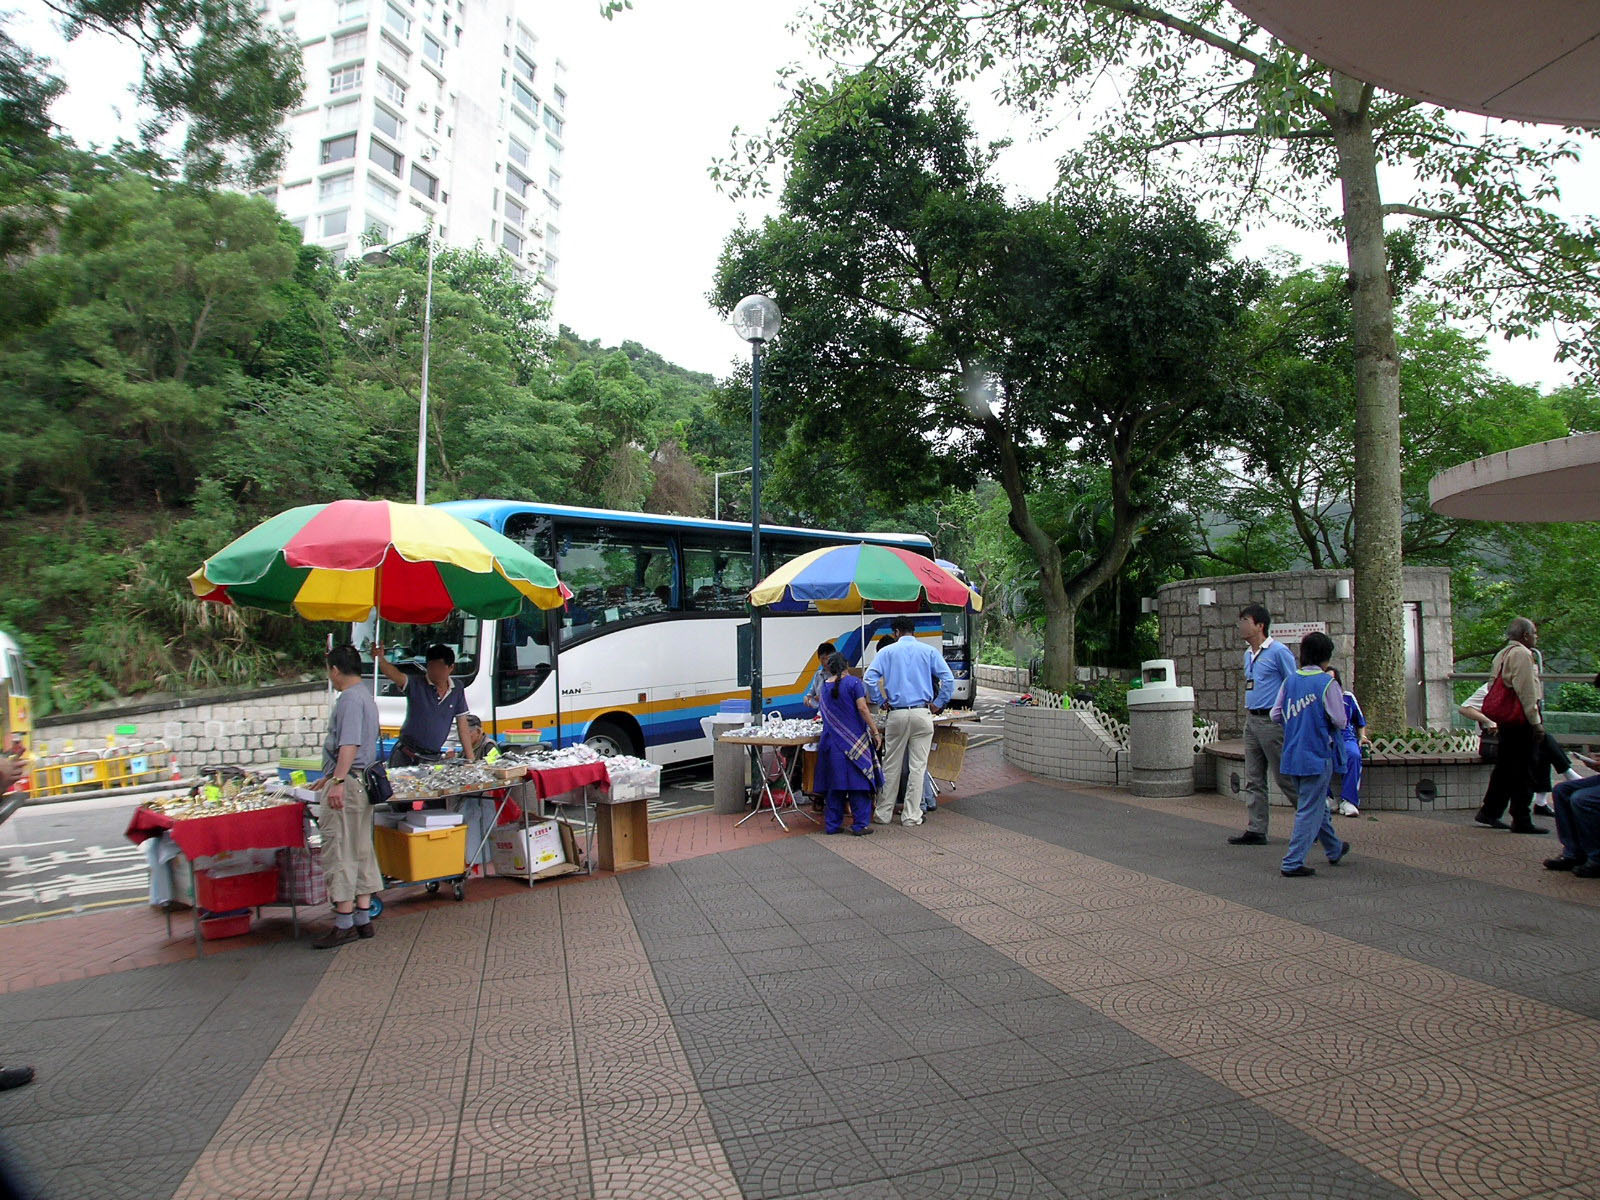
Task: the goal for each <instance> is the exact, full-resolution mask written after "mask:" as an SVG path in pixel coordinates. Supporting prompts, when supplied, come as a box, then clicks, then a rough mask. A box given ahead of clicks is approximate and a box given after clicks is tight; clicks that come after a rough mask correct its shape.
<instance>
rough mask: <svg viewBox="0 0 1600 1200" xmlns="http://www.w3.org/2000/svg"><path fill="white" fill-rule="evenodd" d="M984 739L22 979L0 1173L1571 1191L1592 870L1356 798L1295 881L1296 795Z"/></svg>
mask: <svg viewBox="0 0 1600 1200" xmlns="http://www.w3.org/2000/svg"><path fill="white" fill-rule="evenodd" d="M997 750H998V748H993V749H990V748H985V750H984V751H982V752H980V753H979V754H978V755H976V756H975V758H976V760H977V761H975V762H972V763H970V764H969V776H968V785H969V790H968V791H966V792H965V793H963V794H962V795H960V796H959V798H957V799H956V800H955V801H953V802H947V803H945V805H944V806H943V807H941V809H940V811H939V812H938V813H937V814H936V815H935V816H934V817H933V818H932V819H931V820H930V821H929V822H928V823H927V824H926V825H925V826H923V827H922V828H920V829H903V828H900V827H898V826H896V827H892V828H887V829H880V830H879V831H878V833H877V835H876V836H874V837H870V838H852V837H824V836H822V835H820V834H818V833H815V832H812V831H811V827H809V826H807V827H806V829H805V830H804V831H802V832H798V833H797V834H795V835H794V836H790V837H783V838H777V839H774V840H766V841H759V842H753V843H750V842H746V843H738V844H732V843H728V842H727V841H726V839H725V837H724V835H723V834H722V832H721V831H722V830H723V828H724V827H726V826H731V823H732V820H733V818H730V817H716V816H714V815H712V814H694V815H691V816H687V817H680V818H675V819H673V821H671V822H665V823H663V824H676V823H677V822H698V823H700V826H701V828H699V830H698V832H695V833H693V834H692V836H691V835H690V834H685V833H683V832H681V831H680V832H679V833H676V834H674V835H673V836H676V837H680V838H687V840H688V842H691V843H693V844H694V845H695V846H696V847H697V848H696V850H695V851H694V852H693V853H692V854H690V855H689V856H686V857H679V858H677V859H676V860H675V861H672V862H669V863H666V864H663V865H657V866H655V867H652V868H650V869H647V870H642V871H636V872H633V873H631V874H627V875H624V876H615V877H595V878H592V879H583V880H578V881H575V882H571V883H564V884H562V885H560V886H543V885H542V886H541V887H539V888H535V889H532V890H527V889H511V888H503V889H501V890H498V891H495V889H482V891H483V892H485V893H492V894H489V895H488V898H485V899H480V900H478V901H477V902H471V903H467V904H453V903H448V902H445V903H432V904H423V903H418V904H414V905H406V904H397V905H395V906H394V907H393V908H392V909H391V911H390V912H389V913H388V914H386V915H385V916H384V918H383V920H382V921H381V922H380V926H381V928H380V932H379V936H378V937H377V938H376V939H374V940H372V941H370V942H363V943H357V944H354V945H351V946H348V947H345V948H343V949H340V950H338V951H334V952H331V953H328V954H316V953H313V952H311V951H310V950H308V949H306V948H305V946H304V944H303V943H301V944H295V943H293V942H290V941H288V940H286V939H284V940H278V941H267V940H261V941H258V943H257V944H252V945H247V946H242V947H240V948H236V949H229V950H227V951H226V952H222V953H212V954H210V955H208V956H206V957H204V958H201V959H198V960H186V961H176V962H168V963H163V964H161V965H154V966H142V967H136V968H133V969H127V970H117V971H111V972H109V973H102V974H84V976H83V977H82V978H73V979H68V980H66V981H64V982H59V983H52V984H48V985H45V986H37V987H28V986H13V989H12V990H10V991H9V992H7V993H6V994H4V995H0V1056H3V1057H4V1058H6V1059H8V1060H10V1061H21V1060H24V1059H26V1060H31V1061H34V1062H35V1063H37V1065H38V1067H39V1072H40V1074H39V1079H38V1082H36V1083H35V1084H33V1085H32V1086H30V1087H26V1088H22V1089H18V1090H16V1091H12V1092H8V1093H5V1094H3V1095H0V1125H3V1130H4V1132H3V1135H0V1136H3V1138H4V1152H5V1153H6V1155H7V1158H8V1161H9V1162H10V1163H12V1164H13V1166H16V1165H20V1166H21V1168H22V1170H23V1172H24V1175H25V1177H26V1179H28V1180H30V1181H31V1182H32V1186H33V1187H34V1188H35V1190H34V1191H33V1192H30V1193H26V1194H34V1195H39V1196H43V1197H52V1198H53V1197H62V1198H72V1200H77V1198H80V1197H82V1198H94V1200H112V1198H116V1197H137V1198H139V1200H148V1198H155V1197H169V1196H176V1197H182V1198H185V1200H201V1198H212V1197H217V1198H223V1197H238V1198H241V1200H268V1198H273V1197H328V1198H330V1200H331V1198H336V1197H352V1198H354V1197H375V1198H376V1197H382V1198H384V1200H419V1198H422V1197H428V1198H438V1200H445V1198H447V1197H460V1198H462V1200H468V1198H477V1197H483V1198H489V1197H495V1198H504V1200H511V1198H513V1197H541V1198H544V1197H551V1198H556V1197H575V1198H576V1197H584V1198H588V1197H671V1198H678V1197H685V1198H700V1197H707V1198H711V1197H729V1198H733V1197H740V1196H743V1197H749V1198H751V1200H764V1198H769V1197H770V1198H774V1200H776V1198H778V1197H790V1196H794V1197H800V1196H805V1197H823V1196H828V1197H841V1198H843V1197H850V1198H853V1200H877V1198H899V1197H905V1198H908V1200H920V1198H923V1197H945V1196H948V1197H962V1198H967V1197H1013V1196H1015V1197H1021V1196H1040V1197H1099V1196H1105V1197H1130V1198H1131V1197H1146V1196H1149V1197H1153V1196H1186V1197H1197V1198H1200V1197H1203V1198H1206V1200H1212V1198H1215V1200H1228V1198H1233V1197H1262V1198H1267V1197H1306V1198H1314V1197H1328V1198H1330V1200H1332V1198H1345V1197H1349V1198H1352V1200H1355V1198H1366V1197H1372V1198H1380V1197H1404V1196H1421V1197H1441V1198H1444V1197H1448V1198H1458V1197H1459V1198H1466V1197H1473V1198H1476V1197H1485V1198H1489V1197H1492V1198H1495V1200H1510V1198H1513V1197H1549V1198H1554V1197H1600V885H1595V884H1593V883H1592V882H1587V881H1583V880H1572V879H1569V878H1565V877H1558V876H1553V875H1550V874H1548V873H1546V872H1544V871H1542V870H1540V869H1539V866H1538V859H1539V857H1540V856H1541V855H1542V854H1545V853H1548V852H1550V850H1551V849H1552V848H1553V840H1552V839H1548V838H1545V839H1533V838H1513V837H1511V835H1508V834H1500V833H1493V832H1489V831H1485V830H1479V829H1476V828H1472V827H1470V826H1466V825H1463V824H1462V823H1461V821H1460V820H1459V819H1457V818H1451V817H1447V816H1443V815H1441V816H1438V817H1432V816H1425V817H1418V816H1407V815H1401V814H1393V815H1390V814H1384V815H1382V816H1381V819H1379V820H1377V821H1367V820H1362V821H1358V822H1341V828H1343V829H1345V830H1346V831H1347V833H1346V836H1348V837H1349V838H1350V840H1351V842H1352V843H1353V845H1354V850H1353V852H1352V855H1351V857H1350V859H1349V860H1348V861H1347V862H1346V863H1343V864H1341V865H1340V866H1339V867H1337V868H1327V867H1325V866H1323V865H1322V864H1321V863H1320V862H1318V863H1315V864H1314V865H1316V866H1317V867H1318V874H1317V876H1316V877H1315V878H1314V879H1305V880H1285V879H1283V878H1281V877H1280V876H1279V875H1278V871H1277V862H1278V859H1279V858H1280V857H1281V855H1282V849H1283V846H1282V841H1281V837H1282V834H1283V833H1284V832H1285V831H1286V826H1287V821H1286V819H1285V814H1282V813H1275V814H1274V819H1275V829H1274V842H1275V843H1276V844H1275V845H1269V846H1266V847H1232V846H1228V845H1226V844H1225V842H1224V840H1223V835H1224V834H1225V833H1226V832H1228V831H1231V830H1232V829H1234V828H1235V826H1236V825H1237V823H1238V818H1239V812H1238V806H1237V803H1236V802H1234V801H1230V800H1226V799H1223V798H1221V797H1216V796H1197V797H1190V798H1185V799H1179V800H1161V801H1153V800H1152V801H1145V800H1136V799H1133V798H1130V797H1129V796H1128V795H1126V794H1125V793H1121V792H1117V791H1111V790H1102V789H1093V788H1072V787H1064V786H1059V785H1054V784H1048V783H1043V782H1040V781H1036V780H1031V779H1028V778H1026V777H1022V776H1019V775H1017V774H1016V773H1015V772H1010V771H1008V770H1006V769H1005V768H1004V766H1003V764H1001V763H1000V762H999V759H998V757H997ZM756 824H757V823H756V822H751V823H750V826H747V827H746V828H747V829H748V828H751V827H753V826H755V825H756ZM801 824H802V825H805V824H806V823H805V822H801ZM684 829H688V826H685V827H684ZM662 832H663V835H664V837H665V834H666V831H665V830H663V831H662ZM763 836H767V835H763ZM719 847H720V848H719ZM1319 857H1320V856H1319ZM139 915H140V916H144V914H139ZM53 924H55V925H58V926H66V925H69V924H70V922H55V923H53ZM8 936H10V935H9V933H8V932H7V931H0V957H3V956H4V955H5V954H6V952H7V942H6V940H5V939H6V938H7V937H8ZM30 936H31V937H37V936H39V930H38V929H34V930H31V931H30ZM64 936H65V935H64ZM67 940H70V939H67Z"/></svg>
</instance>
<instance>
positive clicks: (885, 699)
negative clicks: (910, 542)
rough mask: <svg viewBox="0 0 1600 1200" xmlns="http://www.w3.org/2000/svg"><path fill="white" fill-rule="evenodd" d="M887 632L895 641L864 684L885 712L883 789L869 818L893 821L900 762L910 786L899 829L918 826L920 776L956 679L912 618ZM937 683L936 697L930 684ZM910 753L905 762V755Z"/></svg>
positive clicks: (875, 660)
mask: <svg viewBox="0 0 1600 1200" xmlns="http://www.w3.org/2000/svg"><path fill="white" fill-rule="evenodd" d="M891 628H892V629H893V630H894V632H895V643H894V645H892V646H889V647H887V648H885V649H883V650H880V651H878V653H877V656H876V657H874V658H873V660H872V665H871V666H870V667H868V668H867V673H866V678H865V679H863V680H862V682H863V683H865V684H866V687H867V696H868V697H869V698H870V699H872V700H880V692H879V687H880V685H881V686H882V698H881V700H880V702H881V703H882V704H883V705H884V707H885V709H887V714H886V715H885V717H884V719H883V724H884V733H883V789H882V790H881V791H880V792H879V793H878V803H877V806H876V808H875V810H874V812H873V820H875V821H876V822H877V823H878V824H879V825H887V824H888V823H889V822H890V821H891V820H892V819H893V818H894V802H895V800H896V799H897V798H898V797H899V795H900V778H901V775H900V772H901V766H902V764H905V769H906V771H907V775H906V778H908V779H910V780H912V781H913V786H912V787H908V788H907V789H906V806H905V811H904V812H903V813H902V814H901V816H900V823H901V824H902V825H907V826H910V825H921V824H922V801H921V799H920V797H921V792H922V777H923V776H924V775H926V774H927V773H928V751H929V750H930V749H931V748H932V746H933V718H934V716H935V715H936V714H938V713H940V712H942V711H944V706H945V704H946V703H948V701H949V700H950V697H951V696H953V695H955V690H956V677H955V675H954V674H952V673H951V670H950V664H949V663H947V662H945V661H944V655H943V654H941V653H939V651H937V650H935V649H934V648H933V647H932V646H928V645H925V644H923V643H922V642H920V641H918V640H917V636H916V633H917V623H916V621H914V620H913V619H912V618H910V617H896V618H895V619H894V624H893V625H892V626H891ZM935 679H937V680H938V681H939V690H938V694H937V695H935V694H934V688H933V683H934V680H935ZM908 749H909V751H910V760H909V762H907V759H906V752H907V750H908Z"/></svg>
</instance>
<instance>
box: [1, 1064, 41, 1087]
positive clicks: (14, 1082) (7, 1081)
mask: <svg viewBox="0 0 1600 1200" xmlns="http://www.w3.org/2000/svg"><path fill="white" fill-rule="evenodd" d="M32 1082H33V1068H32V1067H3V1068H0V1092H9V1091H10V1090H11V1089H12V1088H19V1087H21V1086H22V1085H23V1084H25V1083H32Z"/></svg>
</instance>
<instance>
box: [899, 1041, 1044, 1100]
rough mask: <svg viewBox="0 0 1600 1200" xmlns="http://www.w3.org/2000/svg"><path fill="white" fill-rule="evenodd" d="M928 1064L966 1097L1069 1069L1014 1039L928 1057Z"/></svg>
mask: <svg viewBox="0 0 1600 1200" xmlns="http://www.w3.org/2000/svg"><path fill="white" fill-rule="evenodd" d="M927 1059H928V1064H929V1065H930V1066H931V1067H932V1068H933V1069H934V1070H935V1071H937V1072H938V1073H939V1076H940V1078H942V1079H943V1080H944V1081H945V1082H946V1083H948V1084H949V1085H950V1086H951V1087H953V1088H955V1090H956V1091H957V1092H959V1093H960V1094H961V1095H963V1096H985V1095H988V1094H989V1093H990V1092H1004V1091H1009V1090H1011V1089H1012V1088H1020V1087H1031V1086H1032V1085H1034V1084H1039V1083H1053V1082H1055V1081H1056V1080H1058V1079H1064V1078H1065V1077H1066V1076H1067V1074H1068V1071H1067V1069H1066V1068H1065V1067H1062V1066H1060V1065H1059V1064H1057V1063H1055V1062H1054V1061H1052V1060H1051V1059H1050V1058H1049V1057H1048V1056H1047V1055H1045V1054H1044V1053H1043V1052H1042V1051H1040V1050H1037V1049H1035V1048H1034V1047H1033V1046H1030V1045H1028V1044H1027V1043H1026V1042H1023V1041H1020V1040H1017V1039H1013V1040H1012V1041H1009V1042H997V1043H994V1044H992V1045H988V1046H974V1047H969V1048H967V1049H964V1050H950V1051H945V1052H944V1053H941V1054H930V1055H928V1056H927Z"/></svg>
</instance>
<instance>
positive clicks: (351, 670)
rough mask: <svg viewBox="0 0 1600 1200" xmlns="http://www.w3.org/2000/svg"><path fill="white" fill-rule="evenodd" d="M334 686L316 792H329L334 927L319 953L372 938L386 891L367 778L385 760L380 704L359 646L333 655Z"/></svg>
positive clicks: (326, 821)
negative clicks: (375, 902) (374, 910)
mask: <svg viewBox="0 0 1600 1200" xmlns="http://www.w3.org/2000/svg"><path fill="white" fill-rule="evenodd" d="M328 680H329V682H330V683H332V684H333V686H334V687H335V688H336V689H337V690H338V693H339V694H338V696H336V697H335V698H334V701H333V709H332V711H331V712H329V714H328V733H327V736H326V737H325V738H323V740H322V778H321V779H319V780H317V782H316V785H315V786H316V787H317V788H318V789H319V790H320V791H321V792H322V803H321V804H320V805H319V806H318V808H317V824H318V825H319V826H320V827H321V829H322V870H323V873H324V874H325V875H326V876H327V877H328V899H329V900H331V901H332V902H333V928H332V929H330V930H329V931H328V932H327V933H326V934H324V935H323V936H322V937H320V938H318V939H317V940H316V941H314V942H312V943H311V944H312V945H313V946H314V947H316V949H318V950H331V949H333V948H334V947H335V946H342V945H344V944H345V943H346V942H353V941H355V940H356V939H358V938H369V937H372V936H373V934H374V932H375V931H374V930H373V928H372V915H371V913H370V912H369V909H370V908H371V906H372V893H373V892H375V891H377V890H378V889H379V888H381V887H382V886H383V874H382V872H380V871H379V870H378V854H377V851H376V850H374V849H373V846H372V802H371V801H370V800H369V799H368V798H367V789H366V785H365V783H364V782H363V776H362V772H363V771H365V770H366V769H367V768H368V767H369V766H371V765H372V763H373V762H374V761H376V759H377V756H378V702H377V701H376V700H375V699H373V696H372V693H371V692H370V691H368V690H367V687H366V681H365V680H364V679H363V678H362V677H361V656H360V655H359V654H357V653H356V648H355V647H354V646H335V647H334V648H333V649H332V650H330V651H328Z"/></svg>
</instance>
